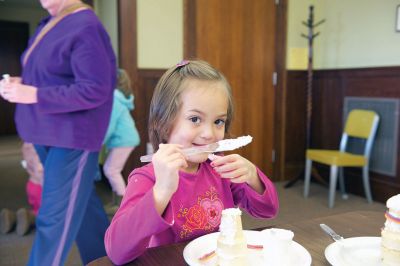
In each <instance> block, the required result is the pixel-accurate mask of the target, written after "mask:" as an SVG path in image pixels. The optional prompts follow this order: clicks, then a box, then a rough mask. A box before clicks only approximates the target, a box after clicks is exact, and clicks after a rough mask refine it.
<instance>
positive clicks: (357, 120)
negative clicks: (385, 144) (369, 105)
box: [340, 109, 379, 159]
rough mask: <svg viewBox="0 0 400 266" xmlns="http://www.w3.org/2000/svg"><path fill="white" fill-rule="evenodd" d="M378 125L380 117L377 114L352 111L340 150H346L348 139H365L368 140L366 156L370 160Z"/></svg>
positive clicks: (365, 150)
mask: <svg viewBox="0 0 400 266" xmlns="http://www.w3.org/2000/svg"><path fill="white" fill-rule="evenodd" d="M378 123H379V116H378V114H377V113H376V112H374V111H370V110H361V109H354V110H352V111H351V112H350V113H349V115H348V117H347V121H346V125H345V128H344V132H343V135H342V140H341V141H340V150H341V151H345V150H346V146H347V140H348V137H355V138H363V139H366V140H367V141H366V143H365V148H364V156H366V157H367V159H369V157H370V154H371V150H372V144H373V141H374V138H375V134H376V130H377V129H378Z"/></svg>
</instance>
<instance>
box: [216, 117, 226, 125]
mask: <svg viewBox="0 0 400 266" xmlns="http://www.w3.org/2000/svg"><path fill="white" fill-rule="evenodd" d="M215 124H216V125H217V126H223V125H224V124H225V120H223V119H217V120H216V121H215Z"/></svg>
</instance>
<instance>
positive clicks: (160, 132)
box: [149, 60, 233, 151]
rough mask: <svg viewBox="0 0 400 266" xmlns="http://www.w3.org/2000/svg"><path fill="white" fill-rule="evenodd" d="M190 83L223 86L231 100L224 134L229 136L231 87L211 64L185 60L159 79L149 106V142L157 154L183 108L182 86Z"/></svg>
mask: <svg viewBox="0 0 400 266" xmlns="http://www.w3.org/2000/svg"><path fill="white" fill-rule="evenodd" d="M188 79H195V80H203V81H215V82H222V83H223V84H224V85H225V86H224V87H225V88H226V94H227V97H228V110H227V118H226V121H225V133H228V131H229V127H230V124H231V122H232V119H233V100H232V91H231V87H230V85H229V83H228V81H227V80H226V78H225V77H224V75H223V74H222V73H221V72H219V71H218V70H217V69H215V68H214V67H212V66H211V65H210V64H209V63H207V62H204V61H201V60H190V61H188V60H184V61H182V62H181V63H179V64H177V65H176V66H174V67H172V68H170V69H168V70H167V71H166V72H165V73H164V74H163V75H162V77H161V78H160V80H159V81H158V83H157V86H156V88H155V90H154V94H153V98H152V99H151V104H150V114H149V138H150V142H151V144H152V146H153V148H154V150H155V151H156V150H158V146H159V144H160V143H167V141H168V137H169V133H170V131H171V128H172V125H173V123H174V121H175V118H176V116H177V114H178V111H179V108H180V106H181V100H180V96H181V94H182V92H183V90H184V89H185V88H186V87H187V86H185V85H182V84H183V83H184V81H186V80H188Z"/></svg>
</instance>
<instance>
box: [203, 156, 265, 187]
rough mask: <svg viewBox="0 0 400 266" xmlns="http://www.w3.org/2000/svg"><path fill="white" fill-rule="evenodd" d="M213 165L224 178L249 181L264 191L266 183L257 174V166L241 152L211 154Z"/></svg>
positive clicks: (241, 181)
mask: <svg viewBox="0 0 400 266" xmlns="http://www.w3.org/2000/svg"><path fill="white" fill-rule="evenodd" d="M210 157H211V158H210V159H211V160H212V162H211V166H212V167H213V168H214V170H215V171H216V172H217V173H219V174H220V176H221V177H222V178H229V179H230V180H231V182H233V183H247V184H248V185H249V186H251V187H252V188H253V189H254V190H255V191H257V192H258V193H260V194H261V193H263V191H264V185H263V184H262V182H261V180H260V178H259V177H258V174H257V169H256V166H255V165H254V164H253V163H251V162H250V161H249V160H247V159H245V158H243V157H242V156H240V155H239V154H230V155H226V156H217V155H212V156H210Z"/></svg>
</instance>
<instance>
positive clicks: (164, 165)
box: [152, 144, 187, 203]
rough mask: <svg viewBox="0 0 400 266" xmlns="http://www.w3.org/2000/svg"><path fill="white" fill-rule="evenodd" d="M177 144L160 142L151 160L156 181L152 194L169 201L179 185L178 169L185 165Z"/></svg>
mask: <svg viewBox="0 0 400 266" xmlns="http://www.w3.org/2000/svg"><path fill="white" fill-rule="evenodd" d="M181 148H182V146H181V145H177V144H160V146H159V149H158V151H157V152H156V153H155V154H154V155H153V158H152V162H153V165H154V173H155V176H156V183H155V184H154V188H153V191H154V196H155V198H156V199H159V200H162V201H165V200H167V203H168V202H169V200H170V198H171V197H172V195H173V194H174V193H175V192H176V190H177V189H178V185H179V169H181V168H183V167H187V162H186V159H185V156H184V155H183V153H182V150H181Z"/></svg>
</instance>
